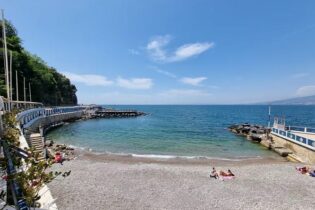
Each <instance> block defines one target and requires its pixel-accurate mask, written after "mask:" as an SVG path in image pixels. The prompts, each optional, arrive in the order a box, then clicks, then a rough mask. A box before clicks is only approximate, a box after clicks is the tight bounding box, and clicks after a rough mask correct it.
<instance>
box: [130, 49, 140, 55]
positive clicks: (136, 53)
mask: <svg viewBox="0 0 315 210" xmlns="http://www.w3.org/2000/svg"><path fill="white" fill-rule="evenodd" d="M128 52H129V53H130V54H132V55H139V54H140V52H139V51H138V50H135V49H129V50H128Z"/></svg>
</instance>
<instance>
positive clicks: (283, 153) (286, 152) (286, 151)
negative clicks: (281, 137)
mask: <svg viewBox="0 0 315 210" xmlns="http://www.w3.org/2000/svg"><path fill="white" fill-rule="evenodd" d="M274 151H275V152H276V153H278V154H280V155H281V156H282V157H287V156H288V155H289V154H292V153H293V152H292V151H291V150H289V149H287V148H284V147H281V148H280V147H277V148H274Z"/></svg>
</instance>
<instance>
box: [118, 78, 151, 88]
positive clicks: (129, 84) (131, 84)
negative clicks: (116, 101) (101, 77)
mask: <svg viewBox="0 0 315 210" xmlns="http://www.w3.org/2000/svg"><path fill="white" fill-rule="evenodd" d="M117 85H118V86H120V87H123V88H127V89H150V88H151V87H152V86H153V81H152V79H150V78H132V79H124V78H121V77H119V78H117Z"/></svg>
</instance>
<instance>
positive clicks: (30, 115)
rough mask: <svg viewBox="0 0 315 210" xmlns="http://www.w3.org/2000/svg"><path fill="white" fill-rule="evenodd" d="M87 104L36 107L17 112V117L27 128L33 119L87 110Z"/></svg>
mask: <svg viewBox="0 0 315 210" xmlns="http://www.w3.org/2000/svg"><path fill="white" fill-rule="evenodd" d="M85 108H86V107H85V106H70V107H54V108H36V109H29V110H26V111H23V112H20V113H19V114H17V116H16V119H17V120H18V121H19V123H20V125H21V126H22V127H23V128H25V127H28V126H25V125H27V124H31V122H32V121H36V120H38V119H40V118H44V117H48V116H52V115H62V114H67V113H74V112H81V111H83V110H85Z"/></svg>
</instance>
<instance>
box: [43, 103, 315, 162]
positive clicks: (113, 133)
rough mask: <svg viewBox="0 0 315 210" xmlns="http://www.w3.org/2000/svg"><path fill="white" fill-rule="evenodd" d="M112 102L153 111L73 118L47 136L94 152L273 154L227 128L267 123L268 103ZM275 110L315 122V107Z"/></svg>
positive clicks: (291, 119)
mask: <svg viewBox="0 0 315 210" xmlns="http://www.w3.org/2000/svg"><path fill="white" fill-rule="evenodd" d="M107 107H108V106H107ZM110 107H113V108H120V109H137V110H139V111H144V112H146V113H149V115H147V116H142V117H138V118H125V119H93V120H87V121H80V122H75V123H71V124H68V125H65V126H63V127H61V128H58V129H57V130H54V131H52V132H50V133H49V134H48V136H50V137H51V138H52V139H54V140H55V141H57V142H59V143H66V144H70V145H73V146H76V147H83V148H90V149H92V150H93V151H96V152H110V153H124V154H140V155H166V156H205V157H217V158H248V157H265V156H275V154H274V153H273V152H271V151H268V150H266V149H264V148H263V147H262V146H260V145H259V144H255V143H252V142H250V141H248V140H246V139H245V138H243V137H239V136H235V135H234V134H232V133H230V132H229V131H228V130H227V129H226V128H227V127H228V126H229V125H231V124H235V123H244V122H248V123H256V124H263V125H267V123H268V106H225V105H222V106H219V105H218V106H175V105H174V106H110ZM272 115H273V116H275V115H277V116H286V119H287V123H288V124H291V125H303V126H310V127H315V106H272Z"/></svg>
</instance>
